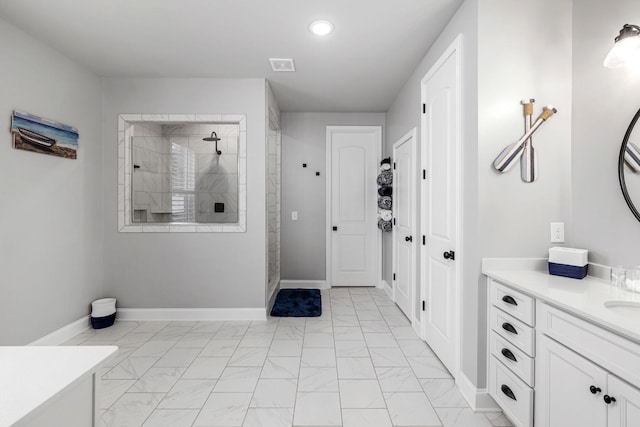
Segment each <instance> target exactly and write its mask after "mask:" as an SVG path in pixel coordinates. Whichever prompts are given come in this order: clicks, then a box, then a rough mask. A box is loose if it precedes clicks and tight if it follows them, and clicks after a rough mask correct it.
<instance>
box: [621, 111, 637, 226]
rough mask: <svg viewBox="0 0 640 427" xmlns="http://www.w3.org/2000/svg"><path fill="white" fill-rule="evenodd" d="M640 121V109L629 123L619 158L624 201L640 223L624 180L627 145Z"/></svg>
mask: <svg viewBox="0 0 640 427" xmlns="http://www.w3.org/2000/svg"><path fill="white" fill-rule="evenodd" d="M638 119H640V109H639V110H638V112H637V113H636V115H635V116H633V119H632V120H631V123H629V127H628V128H627V132H626V133H625V134H624V139H623V140H622V145H621V146H620V154H619V156H618V181H620V189H621V190H622V195H623V197H624V201H625V202H627V206H629V209H631V212H632V213H633V215H634V216H635V217H636V219H637V220H638V221H640V212H638V209H637V208H636V206H635V205H634V204H633V200H631V196H629V191H628V190H627V184H626V182H625V180H624V157H625V156H624V155H625V153H626V152H627V145H628V143H629V138H630V137H631V133H632V132H633V129H634V128H635V126H636V123H637V122H638Z"/></svg>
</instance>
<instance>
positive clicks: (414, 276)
mask: <svg viewBox="0 0 640 427" xmlns="http://www.w3.org/2000/svg"><path fill="white" fill-rule="evenodd" d="M416 137H417V132H416V128H415V127H414V128H413V129H411V130H410V131H409V132H407V133H406V134H405V135H403V136H402V138H400V139H398V140H397V141H396V142H395V143H394V144H393V148H392V151H391V152H392V156H393V157H392V158H393V159H394V161H393V164H394V168H393V182H394V185H397V182H398V171H397V170H396V168H395V164H396V162H395V158H396V150H397V148H398V147H400V146H401V145H402V144H405V143H406V142H409V141H411V159H412V160H413V165H412V166H413V171H414V174H413V176H412V177H410V180H411V193H410V194H409V197H411V201H410V206H409V209H410V210H411V217H412V224H411V235H412V236H413V238H414V244H412V245H411V258H412V259H413V263H412V264H413V265H412V266H413V268H412V271H410V272H409V275H410V279H409V314H407V317H408V318H409V319H410V320H411V326H413V329H414V330H417V332H418V336H420V332H419V331H420V326H419V325H418V326H417V327H416V324H415V323H416V322H415V317H416V290H415V287H416V283H417V282H418V268H420V260H419V259H417V258H418V257H417V255H418V249H417V245H418V244H419V243H418V242H419V240H420V239H419V238H418V218H419V217H418V206H417V203H416V200H417V198H418V185H417V182H416V181H417V180H416V177H417V172H418V168H417V165H418V159H417V145H418V141H416ZM396 194H397V189H396ZM394 212H396V210H394ZM394 217H395V214H394ZM397 228H398V227H397V225H394V226H393V227H392V233H391V246H392V249H391V253H392V256H391V266H392V267H391V268H392V271H393V272H397V271H398V268H397V267H398V265H397V262H396V256H397V255H398V249H397V248H398V241H397V238H398V231H397ZM396 283H397V280H393V282H392V285H393V302H395V303H396V304H397V301H396V295H397V293H396V289H397V285H396ZM405 314H406V313H405Z"/></svg>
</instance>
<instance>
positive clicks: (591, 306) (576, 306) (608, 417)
mask: <svg viewBox="0 0 640 427" xmlns="http://www.w3.org/2000/svg"><path fill="white" fill-rule="evenodd" d="M498 273H499V274H495V275H493V274H491V273H490V272H489V273H488V274H487V275H488V276H489V280H488V285H489V289H488V298H489V305H488V320H487V322H488V326H489V337H488V340H489V342H488V346H489V351H490V354H489V363H488V371H489V376H488V389H489V394H490V395H491V396H492V397H493V398H494V400H495V401H496V403H498V405H499V406H500V407H501V408H502V410H503V412H504V413H505V415H507V417H509V418H510V419H511V421H512V423H513V424H514V425H515V426H516V427H523V426H524V427H631V426H634V427H640V339H639V338H638V336H639V333H640V324H636V323H635V322H630V321H629V319H628V318H624V317H616V316H617V315H609V313H607V312H606V311H603V310H606V309H604V308H603V307H604V305H603V301H607V300H610V299H612V298H613V299H620V298H624V297H625V296H624V295H622V294H620V293H619V291H616V290H615V289H609V288H610V287H609V286H608V285H606V284H605V283H602V282H600V281H597V280H595V279H592V278H591V279H584V280H582V281H576V280H574V279H564V278H558V277H552V276H549V275H548V274H544V273H542V272H540V271H537V272H509V271H500V272H498ZM598 293H600V294H598ZM630 298H635V297H633V296H631V297H630ZM600 319H602V321H600ZM618 325H620V327H619V328H618V327H617V326H618ZM514 331H515V332H514Z"/></svg>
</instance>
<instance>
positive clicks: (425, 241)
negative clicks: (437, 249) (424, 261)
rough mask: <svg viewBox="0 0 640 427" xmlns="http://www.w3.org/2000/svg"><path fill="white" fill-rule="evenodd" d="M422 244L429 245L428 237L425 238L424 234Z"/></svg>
mask: <svg viewBox="0 0 640 427" xmlns="http://www.w3.org/2000/svg"><path fill="white" fill-rule="evenodd" d="M422 244H423V245H426V244H427V236H425V235H424V234H423V235H422Z"/></svg>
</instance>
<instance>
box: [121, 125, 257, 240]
mask: <svg viewBox="0 0 640 427" xmlns="http://www.w3.org/2000/svg"><path fill="white" fill-rule="evenodd" d="M147 122H160V123H168V122H169V123H171V122H173V123H212V122H213V123H216V124H218V123H219V124H225V123H227V124H228V123H233V124H237V125H238V126H239V135H238V222H235V223H207V224H198V223H185V224H183V223H134V222H132V220H131V209H132V206H131V204H132V191H131V186H132V182H131V173H132V171H133V169H132V167H133V166H132V165H133V161H132V152H133V150H132V142H131V138H132V137H133V135H132V132H133V129H134V126H135V125H136V123H147ZM246 231H247V116H246V115H244V114H120V115H119V116H118V232H119V233H245V232H246Z"/></svg>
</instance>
